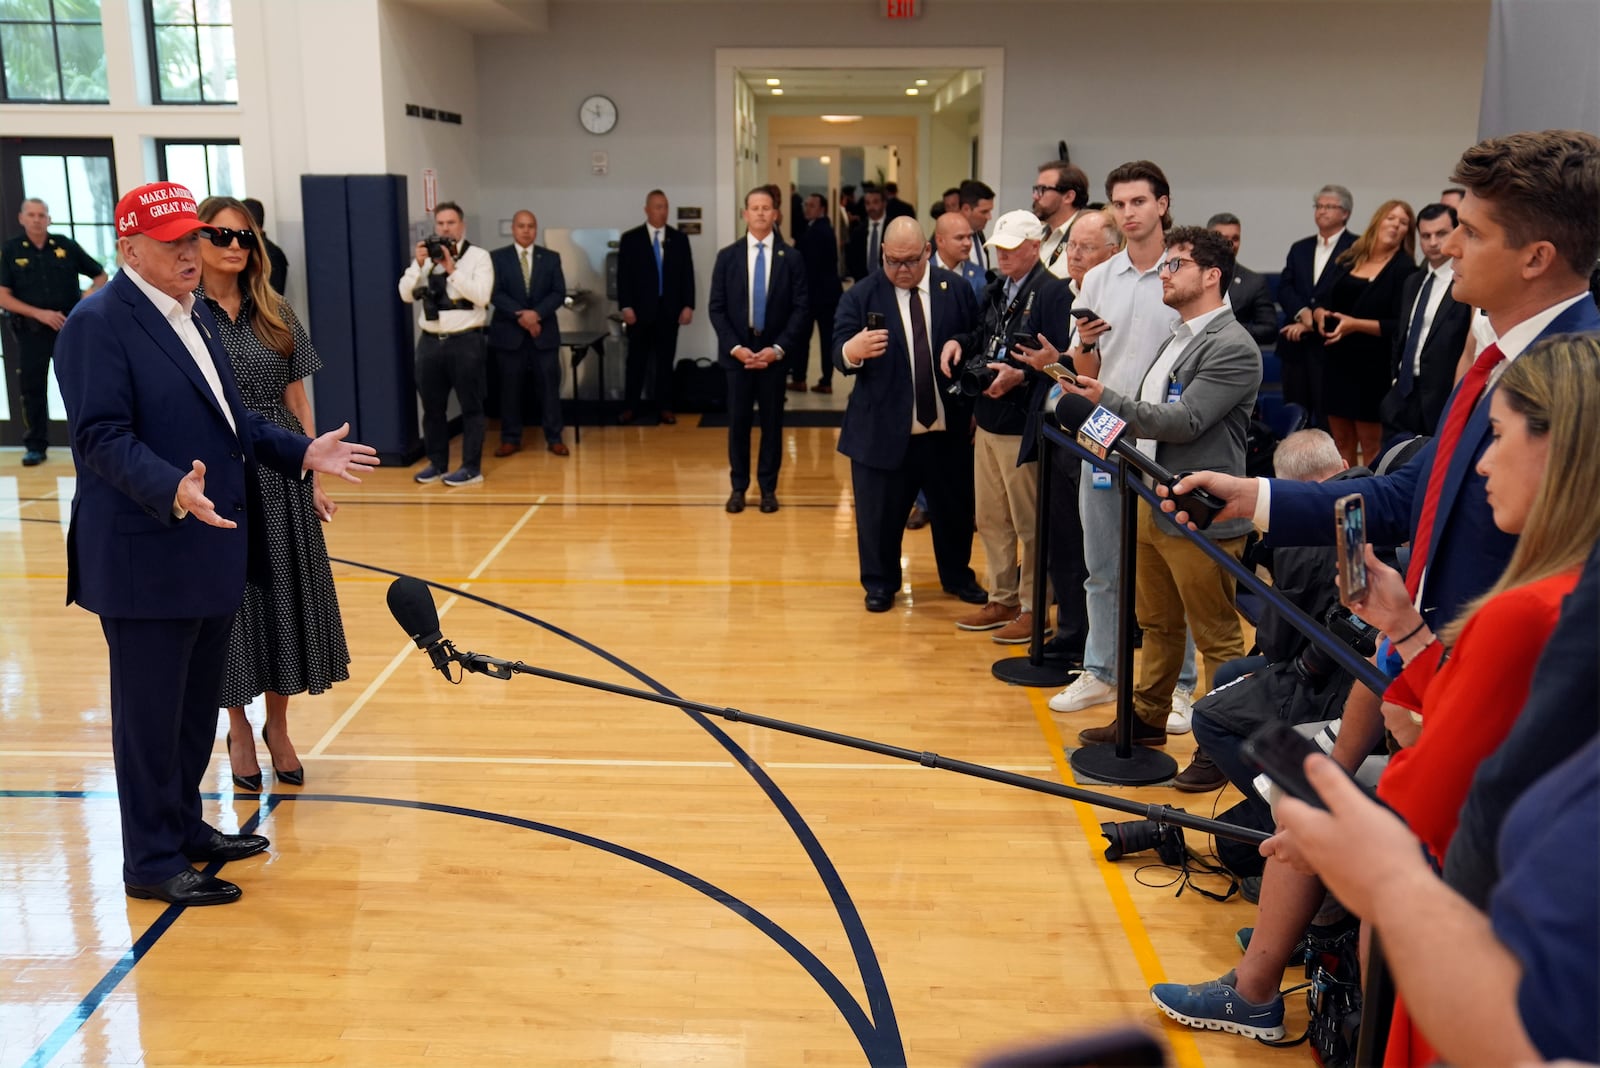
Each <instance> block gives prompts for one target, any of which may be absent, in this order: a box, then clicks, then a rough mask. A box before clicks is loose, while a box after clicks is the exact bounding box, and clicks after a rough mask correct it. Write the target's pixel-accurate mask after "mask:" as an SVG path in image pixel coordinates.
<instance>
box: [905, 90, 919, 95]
mask: <svg viewBox="0 0 1600 1068" xmlns="http://www.w3.org/2000/svg"><path fill="white" fill-rule="evenodd" d="M921 91H922V90H920V89H907V90H906V96H916V95H917V94H918V93H920V92H921Z"/></svg>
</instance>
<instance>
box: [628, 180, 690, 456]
mask: <svg viewBox="0 0 1600 1068" xmlns="http://www.w3.org/2000/svg"><path fill="white" fill-rule="evenodd" d="M667 207H668V205H667V194H665V193H663V192H662V191H661V190H659V189H652V190H650V192H649V193H647V194H646V195H645V198H644V224H643V225H641V226H635V227H634V228H633V229H632V230H627V231H624V232H623V235H622V239H621V240H620V241H618V242H617V307H618V310H619V312H620V314H621V315H622V322H623V324H624V325H625V326H626V328H627V333H628V364H627V368H626V370H625V371H624V373H623V392H622V414H621V415H619V416H617V422H619V423H622V424H628V423H631V422H633V421H634V419H635V418H637V416H636V415H635V412H636V411H637V410H639V409H640V407H641V405H640V398H641V397H643V396H644V389H645V385H646V383H649V385H650V403H651V404H653V405H654V406H655V409H656V417H657V418H658V419H659V420H660V421H661V422H663V423H666V424H668V425H671V424H673V423H676V422H677V421H678V417H677V416H676V415H674V414H673V413H672V365H673V362H674V361H675V360H676V359H677V355H678V328H679V327H680V326H688V325H689V324H690V323H691V322H693V321H694V252H693V251H692V250H691V249H690V247H689V237H688V235H687V234H685V233H684V232H683V231H682V230H679V229H678V228H677V227H676V226H668V225H667Z"/></svg>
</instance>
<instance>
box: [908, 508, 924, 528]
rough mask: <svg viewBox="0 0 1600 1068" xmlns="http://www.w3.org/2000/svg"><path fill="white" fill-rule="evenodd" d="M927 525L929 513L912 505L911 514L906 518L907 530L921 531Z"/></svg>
mask: <svg viewBox="0 0 1600 1068" xmlns="http://www.w3.org/2000/svg"><path fill="white" fill-rule="evenodd" d="M927 525H928V513H927V512H925V511H923V510H922V509H921V508H918V507H917V506H916V505H912V506H911V514H910V515H908V516H906V529H907V530H921V529H922V528H923V527H925V526H927Z"/></svg>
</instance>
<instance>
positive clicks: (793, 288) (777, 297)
mask: <svg viewBox="0 0 1600 1068" xmlns="http://www.w3.org/2000/svg"><path fill="white" fill-rule="evenodd" d="M771 241H772V265H771V267H770V268H768V271H767V314H766V328H765V329H764V330H763V331H762V334H761V337H759V338H757V337H754V336H753V335H752V334H751V332H750V323H749V318H750V312H749V309H750V268H749V265H748V259H747V253H746V251H745V249H746V245H745V239H744V238H743V237H741V238H739V240H737V241H735V242H734V243H733V244H731V245H729V246H728V247H727V248H724V249H722V250H721V251H720V252H718V253H717V262H716V264H715V266H713V267H712V269H711V303H710V313H711V328H712V329H713V330H715V331H716V332H717V362H718V363H720V364H722V366H723V367H725V368H727V369H729V370H731V371H739V370H743V369H744V364H742V363H740V362H739V361H738V360H736V359H734V358H733V356H732V355H731V354H732V352H733V350H734V349H735V348H737V347H738V346H740V345H745V346H747V347H749V348H750V349H753V350H754V351H756V352H760V351H761V350H762V349H764V348H768V347H774V346H775V347H777V348H780V349H782V350H783V351H784V353H785V355H790V354H796V353H798V352H799V351H800V346H801V345H804V344H807V343H808V341H809V340H810V335H811V305H810V303H809V301H808V298H807V295H806V265H805V260H804V258H803V257H801V255H800V254H799V253H798V252H796V251H795V250H794V249H793V248H791V247H789V246H788V245H785V244H784V243H783V238H782V237H780V236H779V235H778V232H777V231H776V230H774V231H773V232H772V237H771Z"/></svg>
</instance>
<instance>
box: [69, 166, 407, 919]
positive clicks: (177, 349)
mask: <svg viewBox="0 0 1600 1068" xmlns="http://www.w3.org/2000/svg"><path fill="white" fill-rule="evenodd" d="M116 220H117V235H118V238H117V248H118V251H119V252H120V253H121V255H122V262H123V269H122V271H121V272H120V273H118V275H117V276H116V278H114V279H112V281H111V284H110V285H109V286H107V287H106V289H105V291H104V292H103V293H102V294H101V295H99V296H96V297H95V298H94V299H92V300H87V301H84V302H83V303H81V304H80V305H78V307H77V308H76V309H74V311H73V314H72V315H71V316H69V317H68V319H67V323H66V325H65V326H64V327H62V329H61V337H60V340H59V342H58V343H57V348H56V377H57V379H58V380H59V381H60V384H61V396H62V400H64V401H65V402H66V407H67V424H68V428H69V430H70V433H71V439H72V453H73V459H74V461H75V462H76V464H77V470H78V486H77V492H76V494H75V495H74V497H73V500H72V523H71V526H70V527H69V528H68V531H67V603H68V604H71V603H73V602H77V603H78V604H80V605H82V606H83V607H84V608H86V609H88V610H89V611H91V612H93V613H95V614H96V615H98V616H99V617H100V625H101V628H102V629H103V630H104V632H105V636H106V644H107V645H108V646H109V647H110V651H111V739H112V747H113V751H114V753H115V759H116V769H117V800H118V804H119V806H120V808H121V811H122V852H123V868H122V874H123V882H124V884H125V885H126V888H127V892H128V895H129V896H130V897H136V898H155V899H157V900H161V901H166V902H170V903H172V904H176V905H221V904H225V903H227V902H230V901H234V900H237V899H238V897H239V893H240V892H239V888H238V886H236V885H234V884H233V883H230V882H226V881H224V880H222V879H218V878H215V877H214V876H211V875H206V874H202V873H201V872H198V871H196V870H195V869H194V868H192V867H190V863H191V862H192V861H206V862H217V861H230V860H238V859H240V858H242V857H247V856H250V855H252V854H255V853H259V852H261V851H262V850H264V849H266V848H267V845H268V842H267V840H266V839H265V838H263V837H261V836H259V835H249V834H238V835H233V834H223V833H221V832H220V831H217V830H216V829H215V828H213V827H211V826H210V825H209V824H207V823H206V822H205V821H204V819H202V817H201V805H200V780H201V779H202V778H203V777H204V775H205V770H206V766H207V764H208V763H209V762H210V758H211V748H212V745H213V743H214V742H215V740H216V724H217V700H218V697H219V695H220V691H221V684H222V671H223V667H224V666H225V662H226V659H227V656H226V653H227V646H228V634H229V631H230V629H231V627H232V624H233V615H234V611H235V610H236V609H237V608H238V606H239V602H240V600H241V598H242V597H243V595H244V582H245V573H246V570H247V569H249V570H250V571H251V572H252V573H256V570H257V567H258V566H259V570H260V573H261V574H262V575H264V574H265V570H266V568H265V563H266V547H265V546H264V545H262V544H260V542H259V538H261V537H265V535H264V534H262V533H260V525H259V524H258V523H257V522H256V513H257V512H258V509H259V505H260V502H259V501H258V500H257V499H256V498H255V497H254V496H253V495H252V493H251V491H250V480H249V479H248V477H247V476H248V474H249V472H250V469H251V468H252V467H254V466H255V465H256V464H257V463H264V464H267V465H268V466H270V467H272V468H274V469H275V470H278V471H282V472H284V473H285V474H290V475H295V476H298V475H300V474H301V473H302V472H307V471H321V472H324V473H326V474H332V475H338V476H339V477H341V478H344V479H348V480H349V481H352V482H358V481H360V479H358V478H357V477H356V476H355V474H354V472H355V471H356V470H360V469H363V468H364V467H366V466H370V465H374V464H376V463H377V462H378V458H377V455H376V453H375V452H374V450H373V449H371V448H370V447H368V446H366V445H356V444H353V443H349V442H346V441H344V440H343V438H344V437H345V435H347V434H348V433H349V432H350V426H349V424H348V423H346V424H345V425H343V426H341V427H340V428H339V429H338V430H334V431H330V432H329V433H327V434H324V435H322V436H321V437H319V438H317V439H316V440H314V441H313V440H310V439H308V438H305V437H302V436H300V435H298V434H291V433H289V432H288V431H285V430H281V429H279V428H278V427H276V426H274V425H273V424H272V423H271V422H270V421H268V420H266V419H263V418H262V417H261V416H259V415H257V414H256V413H254V412H252V411H250V410H249V409H247V408H245V406H244V404H243V402H241V400H240V399H239V391H238V389H237V387H236V386H235V385H234V381H233V373H232V371H231V369H230V365H229V362H228V359H227V356H226V354H225V353H224V352H223V348H222V345H221V343H220V342H219V341H218V340H217V337H218V334H217V324H216V322H215V320H213V319H212V317H211V313H210V311H209V310H208V309H207V308H206V306H205V303H204V302H203V301H196V300H195V299H194V288H195V286H196V285H198V284H199V282H200V249H199V245H200V240H201V238H202V235H203V234H209V233H210V232H211V228H210V227H207V226H205V225H204V224H202V223H201V222H200V220H199V218H198V216H196V214H195V203H194V197H193V196H192V195H191V194H190V192H189V191H188V190H187V189H185V188H184V187H183V186H180V185H173V184H170V183H167V182H160V183H155V184H152V185H144V186H140V187H139V188H137V189H134V190H132V191H131V192H129V193H128V194H127V195H126V196H124V197H123V198H122V200H121V201H120V202H119V203H118V204H117V212H116Z"/></svg>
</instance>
